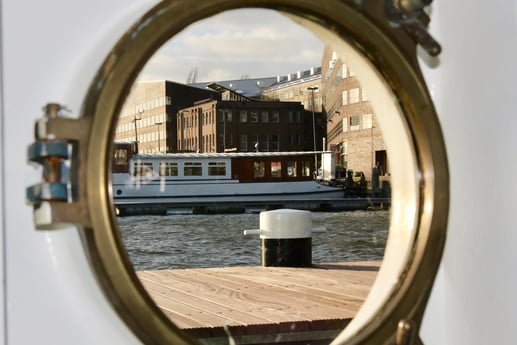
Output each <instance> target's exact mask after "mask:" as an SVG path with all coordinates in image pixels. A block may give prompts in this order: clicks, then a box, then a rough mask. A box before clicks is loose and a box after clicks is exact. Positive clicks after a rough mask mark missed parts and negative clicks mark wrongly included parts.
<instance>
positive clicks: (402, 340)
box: [395, 319, 422, 345]
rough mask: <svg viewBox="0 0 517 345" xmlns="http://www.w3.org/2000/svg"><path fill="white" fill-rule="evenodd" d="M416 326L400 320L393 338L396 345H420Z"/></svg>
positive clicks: (411, 321) (409, 321) (405, 320)
mask: <svg viewBox="0 0 517 345" xmlns="http://www.w3.org/2000/svg"><path fill="white" fill-rule="evenodd" d="M417 329H418V328H417V326H416V323H415V321H413V320H410V319H402V320H400V321H399V323H398V325H397V333H396V338H395V344H396V345H421V344H422V341H421V340H420V339H419V338H418V336H417Z"/></svg>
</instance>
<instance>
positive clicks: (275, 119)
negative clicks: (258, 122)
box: [271, 111, 280, 123]
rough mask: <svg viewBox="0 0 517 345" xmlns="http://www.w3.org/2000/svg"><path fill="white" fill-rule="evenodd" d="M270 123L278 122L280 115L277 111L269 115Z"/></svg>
mask: <svg viewBox="0 0 517 345" xmlns="http://www.w3.org/2000/svg"><path fill="white" fill-rule="evenodd" d="M271 122H273V123H279V122H280V113H279V112H278V111H274V112H273V113H272V114H271Z"/></svg>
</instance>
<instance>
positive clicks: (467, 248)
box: [0, 0, 517, 345]
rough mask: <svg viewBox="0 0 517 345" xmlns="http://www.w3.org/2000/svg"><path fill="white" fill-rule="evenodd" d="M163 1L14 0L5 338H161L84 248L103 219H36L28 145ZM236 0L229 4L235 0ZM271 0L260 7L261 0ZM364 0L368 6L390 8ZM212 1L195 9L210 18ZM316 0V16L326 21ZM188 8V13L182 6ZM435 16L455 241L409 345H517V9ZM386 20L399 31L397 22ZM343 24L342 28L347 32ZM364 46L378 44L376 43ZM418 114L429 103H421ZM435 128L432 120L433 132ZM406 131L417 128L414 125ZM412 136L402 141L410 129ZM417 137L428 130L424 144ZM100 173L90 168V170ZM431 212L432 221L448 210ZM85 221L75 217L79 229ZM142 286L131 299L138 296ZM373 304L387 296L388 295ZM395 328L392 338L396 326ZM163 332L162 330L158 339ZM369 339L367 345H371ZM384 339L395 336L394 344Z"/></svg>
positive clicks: (7, 119)
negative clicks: (126, 307)
mask: <svg viewBox="0 0 517 345" xmlns="http://www.w3.org/2000/svg"><path fill="white" fill-rule="evenodd" d="M206 2H207V3H208V2H209V1H206ZM212 2H213V1H212ZM416 2H418V1H411V3H416ZM155 3H157V1H137V0H132V1H128V0H111V1H105V0H87V1H86V0H80V1H79V0H78V1H74V2H73V5H72V4H71V2H70V1H67V0H52V1H45V2H42V1H35V0H32V1H29V2H25V1H19V0H1V6H0V7H1V16H2V26H1V34H2V41H1V50H2V55H1V62H0V63H1V73H0V74H1V76H0V78H1V82H2V93H1V99H0V101H1V110H0V111H1V120H0V129H1V132H2V135H1V136H0V137H1V141H2V144H1V145H0V150H1V152H2V154H1V155H0V165H1V167H2V169H0V179H1V183H0V224H1V225H0V227H1V232H2V234H1V236H0V238H1V239H0V242H1V247H0V251H1V253H0V254H1V255H0V261H1V265H0V275H1V278H2V282H3V283H2V284H1V285H0V308H1V312H0V344H5V345H17V344H54V345H64V344H75V345H90V344H126V345H129V344H131V345H132V344H142V343H153V342H152V341H146V340H145V338H143V337H139V336H138V335H137V334H135V332H133V328H135V327H138V324H139V321H138V319H136V318H135V319H132V320H133V321H132V322H126V321H124V319H123V315H124V313H118V312H117V311H116V306H117V305H118V304H117V303H115V302H119V301H120V300H119V299H117V298H116V295H113V294H105V293H104V289H103V288H102V287H101V283H102V282H103V281H105V279H106V275H104V276H103V275H99V273H98V271H97V270H96V267H99V266H98V264H99V261H95V264H92V262H90V259H91V258H92V254H94V252H92V251H90V250H89V248H88V247H87V246H85V245H84V243H83V242H82V241H83V240H85V238H87V237H96V236H99V235H100V234H101V233H99V232H97V231H94V229H93V228H92V224H86V226H84V227H80V229H84V233H83V234H84V235H85V236H81V235H82V234H81V232H80V230H78V228H77V227H76V226H73V225H65V224H60V225H59V226H58V225H57V224H56V225H55V227H54V228H53V229H52V230H46V231H45V230H41V229H40V227H39V226H37V225H36V224H35V219H34V213H33V208H32V206H30V205H27V202H26V199H25V195H24V190H25V188H26V187H27V186H28V185H30V184H32V183H34V182H35V181H39V180H40V179H41V171H40V170H38V169H34V168H32V167H29V166H28V165H27V162H26V148H27V146H28V145H30V144H31V143H32V142H33V141H34V136H33V125H32V124H33V122H34V121H35V120H37V119H39V118H40V117H41V110H40V109H41V107H42V106H43V105H44V104H45V103H47V102H49V101H58V102H60V103H63V104H66V106H67V107H68V108H69V109H71V110H72V112H71V113H70V115H71V116H75V115H77V114H78V113H79V109H81V107H82V105H83V104H84V102H85V94H86V93H87V89H88V87H89V85H90V83H91V82H92V80H94V77H95V75H96V73H97V72H98V71H99V68H100V66H103V61H104V59H105V58H106V57H107V56H110V57H111V58H112V60H113V61H115V60H116V57H117V55H115V54H112V55H110V52H111V49H112V47H113V46H114V45H115V44H116V43H117V42H118V41H119V39H120V38H121V37H122V36H123V35H124V33H126V32H127V31H128V29H129V26H130V25H133V23H136V22H138V21H139V20H140V18H141V17H142V15H143V13H145V12H146V11H148V10H149V9H150V8H151V7H152V6H154V5H155ZM170 3H182V1H173V2H170ZM223 3H224V6H227V4H229V3H231V1H225V2H223ZM242 3H243V2H242V1H241V4H242ZM260 3H261V2H260V1H254V2H253V4H254V5H257V4H260ZM276 3H277V2H274V1H269V2H266V1H264V4H265V6H271V7H273V6H277V5H276ZM278 3H282V1H278ZM285 3H287V1H285ZM295 3H300V4H304V5H306V6H310V5H311V3H315V4H316V6H320V7H321V10H322V11H324V10H326V11H327V13H328V12H329V11H330V10H329V9H332V6H336V7H337V6H339V4H345V3H348V2H347V1H337V0H336V1H335V2H334V3H333V4H332V5H330V4H328V2H327V1H314V2H311V1H304V2H299V1H289V5H286V6H281V7H278V8H282V9H283V10H286V11H287V10H288V8H289V6H294V5H295ZM350 3H354V5H355V6H356V7H357V8H360V7H361V6H363V5H364V6H365V7H367V6H369V5H374V4H375V3H377V2H376V1H363V2H360V1H350ZM378 3H379V4H380V3H381V1H379V2H378ZM382 3H384V2H382ZM386 3H389V1H387V2H386ZM398 3H400V4H403V3H409V1H399V2H398ZM293 4H294V5H293ZM322 4H324V5H325V6H322ZM204 5H205V2H203V6H204ZM203 6H201V7H200V6H197V4H196V6H190V7H192V10H195V11H202V10H203V9H204V7H203ZM316 6H314V8H313V11H312V12H311V13H310V14H309V15H307V17H314V16H316V14H317V13H318V9H316V8H315V7H316ZM188 7H189V6H184V7H183V9H182V11H183V10H188ZM381 7H382V6H381ZM29 8H31V9H35V10H34V11H32V10H28V9H29ZM214 12H215V11H214ZM302 12H303V11H301V10H300V11H298V12H297V13H302ZM426 12H427V13H429V14H430V17H431V22H430V28H429V31H430V32H431V34H432V35H433V36H434V37H435V38H437V39H438V40H439V42H440V43H441V45H442V47H443V53H442V54H441V55H440V57H439V58H438V59H436V60H433V59H428V58H427V57H426V56H425V54H419V59H418V63H419V65H420V67H421V70H422V74H423V77H424V79H425V85H424V86H426V87H427V88H428V89H429V91H430V94H431V95H432V101H433V105H434V107H435V108H436V112H437V114H438V115H439V122H440V127H441V130H442V133H443V139H444V142H445V144H446V145H445V146H446V152H447V156H448V165H449V167H448V173H449V175H450V180H449V190H450V200H449V205H448V222H447V224H446V226H445V227H446V228H447V242H446V245H445V248H444V252H443V256H442V257H441V262H440V264H439V270H438V274H437V276H436V279H434V285H433V288H432V292H431V295H430V298H429V300H428V302H427V307H426V310H425V314H424V315H422V317H421V321H422V323H421V327H420V331H419V337H418V338H419V339H415V341H414V342H411V340H408V341H407V342H404V341H401V342H398V343H399V344H409V343H414V344H420V343H424V344H426V345H443V344H454V345H458V344H459V345H482V344H514V343H516V342H517V334H516V333H515V324H517V310H516V308H515V307H514V306H516V305H517V294H516V293H515V291H517V275H516V274H514V272H515V269H516V262H517V231H515V228H516V225H515V210H516V208H515V195H516V194H517V186H516V182H515V181H516V180H515V177H514V176H513V172H515V171H517V160H516V159H515V147H517V145H516V137H515V128H517V123H516V121H517V120H516V119H517V118H516V116H515V108H516V101H515V95H516V94H517V64H516V63H515V60H516V58H517V40H516V39H515V37H516V35H517V29H516V28H517V11H516V2H515V1H508V0H505V1H503V0H495V1H482V0H456V1H446V0H435V1H433V3H432V4H431V6H430V8H429V10H428V11H426ZM490 13H492V14H491V15H490ZM205 14H206V12H205ZM209 14H210V15H211V14H213V12H210V13H209ZM207 15H208V14H207ZM338 15H339V11H334V13H328V15H327V16H326V17H324V18H321V20H320V22H321V23H328V22H329V21H331V20H332V18H335V17H337V16H338ZM156 17H159V16H158V15H157V16H156ZM363 17H366V16H363ZM183 22H184V23H185V21H183ZM357 22H360V21H359V20H358V21H357ZM381 22H382V21H381V20H379V23H381ZM385 22H386V23H387V25H388V24H389V23H388V20H385ZM352 24H353V23H352ZM184 25H187V24H186V23H185V24H184ZM145 27H146V25H145V23H143V24H142V25H140V26H138V27H137V28H138V29H139V30H144V29H145ZM332 28H333V30H334V28H335V26H332ZM374 29H375V27H374V26H373V25H372V26H371V30H368V31H367V34H368V35H369V36H371V37H373V36H374V35H379V32H378V31H375V30H374ZM397 30H398V29H397V26H396V25H392V26H391V27H389V28H388V27H387V28H386V30H385V31H386V32H388V33H389V34H390V35H391V34H393V35H395V34H396V33H397V32H398V31H397ZM177 31H179V30H177ZM357 31H360V29H358V30H357ZM148 39H149V38H148ZM362 47H363V48H364V49H369V48H370V46H368V45H366V44H365V45H363V46H362ZM136 53H138V51H136ZM370 53H371V54H370V55H371V56H377V55H378V54H380V52H379V50H372V51H371V52H370ZM405 53H408V51H405V52H404V54H405ZM408 54H409V53H408ZM401 55H403V54H401ZM415 60H416V57H415ZM429 60H431V61H429ZM109 66H112V65H109ZM127 66H128V65H126V66H125V69H124V70H123V71H120V70H113V69H112V68H111V67H110V68H106V70H107V71H108V72H112V71H113V73H111V74H110V75H111V76H112V77H117V76H118V75H120V74H124V73H129V72H126V71H127V69H128V67H127ZM353 67H354V66H352V68H353ZM393 67H395V66H393ZM116 72H118V73H116ZM399 81H400V79H391V80H390V81H389V82H388V84H389V85H390V86H395V85H396V84H397V82H399ZM100 86H101V84H99V87H100ZM369 96H373V95H369ZM401 103H402V102H401ZM101 106H102V105H101ZM411 106H412V107H414V108H418V109H419V110H421V109H422V107H421V106H420V104H417V103H412V104H411ZM87 116H89V117H91V116H93V115H92V114H87ZM426 126H427V124H422V126H421V127H422V128H420V129H425V127H426ZM73 130H74V131H75V132H76V133H77V135H76V136H75V138H77V139H78V140H79V139H80V138H81V135H83V136H86V135H88V136H89V135H94V134H90V132H89V127H88V124H87V122H83V123H81V124H80V125H78V126H75V127H74V129H73ZM108 132H109V131H108V130H105V132H104V133H98V134H99V136H97V137H95V138H96V139H99V138H100V137H101V136H106V135H107V133H108ZM406 132H409V130H408V129H407V128H406ZM400 133H401V134H400V136H401V137H402V136H403V135H404V133H405V132H400ZM417 137H418V135H417V134H415V135H414V138H417ZM107 140H108V139H105V141H107ZM429 141H430V142H431V141H432V139H430V140H429ZM100 154H102V152H100V151H98V152H95V154H93V153H92V158H93V159H95V158H96V155H100ZM411 157H413V159H419V160H420V159H421V160H424V161H425V160H428V159H430V157H428V156H419V157H414V156H408V158H407V161H410V160H411V159H412V158H411ZM108 161H109V158H107V159H105V162H104V164H107V163H106V162H108ZM400 164H401V165H404V164H405V162H401V163H400ZM95 169H96V167H89V168H88V169H87V171H86V175H88V176H89V175H90V173H92V172H95V171H96V170H95ZM485 174H489V177H490V179H486V180H487V181H488V180H489V181H490V182H484V175H485ZM429 175H432V172H430V171H423V174H421V175H416V178H417V179H424V178H428V177H429ZM414 177H415V176H414V175H411V174H408V175H407V176H403V177H401V180H400V179H399V180H397V179H398V178H399V177H398V176H396V175H393V180H392V182H393V187H394V188H393V190H394V193H395V194H394V195H393V196H394V201H395V202H394V204H392V208H391V215H392V217H393V218H392V219H401V218H405V219H408V221H409V222H413V221H415V222H416V223H421V222H422V219H421V218H415V217H413V214H414V210H413V209H412V208H411V207H409V206H408V204H407V203H406V202H407V200H408V198H407V195H406V194H404V193H398V192H396V191H397V189H398V188H404V185H405V184H406V183H407V182H411V180H412V179H413V178H414ZM431 178H432V176H431ZM99 182H100V183H103V180H102V179H99ZM101 187H104V186H101ZM84 189H88V190H89V193H90V194H88V196H89V197H90V198H93V197H95V195H97V194H98V195H100V197H102V198H104V199H109V196H108V195H107V194H106V193H105V192H103V191H102V189H101V188H99V185H96V184H95V183H92V184H89V185H82V186H80V192H83V191H84ZM97 200H98V199H95V201H97ZM81 202H82V199H81ZM63 204H64V203H63ZM93 204H94V201H91V199H88V200H86V201H85V204H84V205H89V206H88V207H91V209H92V210H93V211H92V213H91V214H95V215H98V216H99V217H100V216H106V214H107V212H106V211H105V210H104V209H95V205H93ZM47 206H48V205H47ZM410 206H411V205H410ZM421 206H422V209H421V210H422V211H423V212H425V213H426V214H428V213H432V212H433V211H434V207H435V206H436V205H432V204H423V205H421ZM85 213H87V211H86V210H85ZM75 217H76V218H77V219H81V217H84V213H81V212H77V213H76V214H75ZM48 220H52V217H51V218H49V219H48ZM71 220H72V219H71V218H70V219H69V223H73V222H72V221H71ZM392 225H393V226H392V227H391V228H390V246H391V245H393V246H394V249H395V250H396V251H397V250H398V251H399V252H401V253H404V252H406V249H407V247H406V246H404V245H402V246H400V244H398V243H397V242H399V240H400V239H401V238H402V237H403V236H404V233H405V231H404V229H403V228H398V227H396V225H398V224H392ZM419 237H420V236H419ZM431 237H432V236H431ZM397 245H399V247H397ZM106 246H108V245H107V244H106ZM408 247H410V246H408ZM433 249H434V248H433ZM418 253H419V251H418V250H415V251H413V252H409V253H408V257H414V255H415V254H418ZM384 265H385V263H383V266H384ZM381 269H382V268H381ZM405 272H407V271H405ZM383 278H385V279H383V280H382V283H383V284H384V285H383V286H382V287H383V289H384V290H386V291H389V290H390V288H391V287H393V286H395V287H396V288H397V289H399V288H404V287H405V285H404V284H399V282H400V280H399V279H398V278H399V276H397V275H390V274H389V272H386V274H384V275H383ZM431 280H432V279H431ZM115 281H116V280H113V281H110V282H115ZM132 292H133V290H130V291H128V295H131V293H132ZM415 294H416V295H418V292H416V293H415ZM371 297H375V296H374V294H372V296H371ZM409 297H411V296H409ZM138 302H139V303H140V302H141V300H138ZM144 302H145V301H144ZM144 302H141V303H140V304H144ZM399 303H400V304H404V303H405V299H404V298H401V299H399V300H397V301H393V303H392V304H391V305H389V306H388V307H387V308H386V309H387V310H392V309H393V308H394V305H398V304H399ZM144 317H147V318H148V319H149V320H150V321H153V322H154V321H157V320H160V318H159V317H157V316H152V315H149V314H144ZM367 324H368V323H367ZM373 325H374V326H376V327H380V326H382V325H381V324H380V322H378V320H377V319H375V320H373ZM394 328H395V327H394ZM394 328H393V331H392V333H390V334H393V333H394V332H395V329H394ZM153 335H154V334H153V333H151V332H150V334H148V336H149V337H152V336H153ZM362 339H363V338H358V339H356V340H357V341H355V342H353V343H354V344H364V342H363V341H362ZM229 341H232V339H229ZM154 343H157V342H154ZM163 343H165V342H163ZM175 343H178V341H176V339H173V340H171V341H170V342H169V344H175ZM377 343H382V344H387V343H390V344H392V343H395V341H394V338H393V337H392V338H390V339H389V340H385V341H384V340H379V341H378V342H377Z"/></svg>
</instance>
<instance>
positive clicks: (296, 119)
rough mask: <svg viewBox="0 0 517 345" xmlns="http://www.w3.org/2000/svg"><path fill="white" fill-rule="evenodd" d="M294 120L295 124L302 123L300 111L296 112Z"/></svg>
mask: <svg viewBox="0 0 517 345" xmlns="http://www.w3.org/2000/svg"><path fill="white" fill-rule="evenodd" d="M294 120H295V121H296V123H300V122H302V114H301V112H300V111H297V112H296V116H295V118H294Z"/></svg>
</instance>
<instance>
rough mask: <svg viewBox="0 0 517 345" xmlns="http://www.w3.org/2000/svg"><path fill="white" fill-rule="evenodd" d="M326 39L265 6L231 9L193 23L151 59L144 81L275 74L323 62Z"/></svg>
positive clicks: (294, 70)
mask: <svg viewBox="0 0 517 345" xmlns="http://www.w3.org/2000/svg"><path fill="white" fill-rule="evenodd" d="M322 51H323V43H322V42H321V41H320V40H319V39H318V38H316V36H315V35H314V34H312V32H310V31H308V30H307V29H305V28H303V27H301V26H300V25H298V24H296V23H294V22H292V21H291V20H290V19H288V18H287V17H285V16H283V15H281V14H279V13H277V12H275V11H272V10H264V9H240V10H234V11H228V12H224V13H221V14H218V15H216V16H213V17H210V18H207V19H205V20H202V21H200V22H197V23H194V24H192V25H190V26H189V27H187V28H186V29H185V30H183V31H182V32H181V33H180V34H178V35H176V36H175V37H173V38H172V39H171V40H170V41H169V42H167V43H166V44H165V45H164V46H163V47H162V48H160V50H159V51H158V52H157V53H156V54H155V55H154V56H153V57H152V58H151V59H150V60H149V62H148V64H147V66H146V67H145V68H144V70H143V71H142V73H141V75H140V77H139V79H140V80H160V79H167V80H172V81H177V82H180V83H184V82H185V81H186V79H187V76H188V74H189V72H190V71H191V70H192V69H194V68H197V69H198V78H197V81H199V82H201V81H216V80H231V79H239V78H240V77H241V76H242V75H248V76H249V77H250V78H262V77H271V76H276V75H285V74H287V73H295V72H296V71H298V70H307V69H310V68H311V67H317V66H320V65H321V54H322Z"/></svg>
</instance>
